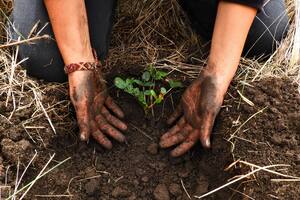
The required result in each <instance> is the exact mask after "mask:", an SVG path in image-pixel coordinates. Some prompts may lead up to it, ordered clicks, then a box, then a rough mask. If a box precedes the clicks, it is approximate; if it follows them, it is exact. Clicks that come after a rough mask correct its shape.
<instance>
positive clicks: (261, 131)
mask: <svg viewBox="0 0 300 200" xmlns="http://www.w3.org/2000/svg"><path fill="white" fill-rule="evenodd" d="M118 73H120V72H118ZM239 89H240V91H242V93H243V94H244V95H245V96H246V97H247V98H248V99H249V100H251V101H252V102H253V103H254V104H255V106H250V105H248V104H246V103H245V102H244V101H241V99H240V98H239V97H240V96H239V95H238V94H237V92H236V89H234V88H231V90H230V91H232V92H230V94H228V95H227V97H226V100H225V102H224V108H223V109H222V110H221V113H220V115H219V117H218V119H217V122H216V126H215V128H214V135H213V148H212V149H211V150H209V151H204V150H203V149H202V148H201V146H200V145H197V146H196V147H195V148H194V149H192V150H191V151H190V152H189V153H188V154H187V155H185V156H183V157H181V158H177V159H172V158H171V157H170V156H169V155H168V150H162V149H160V148H158V146H157V143H158V139H159V137H160V136H161V135H162V133H163V132H164V131H166V130H167V128H168V127H167V126H166V124H165V123H164V120H165V119H166V117H167V116H168V115H169V114H170V113H171V112H172V111H173V105H172V103H171V98H167V100H166V101H165V104H164V105H162V106H158V107H157V108H156V109H155V117H152V116H151V115H149V116H145V115H144V113H143V110H142V108H141V107H140V106H139V105H138V103H137V102H136V101H135V100H134V99H133V98H132V97H130V96H128V95H126V94H124V93H120V92H118V91H117V90H115V89H112V90H111V94H112V96H113V97H114V98H115V100H116V101H117V103H118V104H119V105H120V106H121V107H122V108H123V110H124V111H125V112H126V119H125V121H126V122H128V124H129V130H128V132H127V133H126V135H127V139H128V143H127V144H125V145H120V144H117V143H114V148H113V150H112V151H106V150H104V149H103V148H101V147H100V146H99V145H97V144H96V143H94V142H93V141H91V142H90V143H89V144H84V143H81V142H79V141H78V140H77V135H76V128H75V127H76V126H75V124H74V123H73V124H72V123H71V124H69V125H68V126H65V127H59V123H62V122H61V121H59V120H56V121H55V123H54V124H55V126H56V127H57V134H56V135H54V134H53V133H52V131H51V129H50V128H47V129H42V130H40V131H39V132H38V133H39V134H38V136H37V135H34V136H32V137H35V138H41V139H40V140H38V139H36V140H35V141H36V143H34V142H33V141H32V140H31V139H30V137H29V136H28V134H26V133H25V132H24V130H23V129H22V127H21V126H19V125H20V124H21V123H22V121H24V120H26V119H27V118H28V117H29V116H30V115H31V114H32V113H30V111H27V112H26V111H22V113H18V114H16V116H15V117H13V118H12V123H13V124H14V125H12V124H10V123H8V122H7V120H6V119H5V118H4V117H3V116H6V117H8V116H9V114H10V111H11V109H12V108H11V107H8V108H7V107H5V106H4V101H5V98H4V97H1V98H0V100H1V101H2V102H1V105H0V113H1V116H2V117H0V141H1V151H0V161H1V160H3V164H2V165H0V173H2V174H1V176H0V177H1V178H0V185H5V182H6V185H10V186H13V185H14V181H15V180H14V179H15V176H16V173H15V172H16V163H17V162H18V158H19V160H20V161H21V163H23V165H21V167H20V168H21V170H24V164H26V163H28V162H29V160H30V159H31V157H32V155H33V154H34V150H37V151H38V157H37V158H36V159H35V161H34V163H33V166H32V167H30V169H29V170H28V171H27V173H26V176H25V178H24V183H27V182H29V181H30V180H32V179H34V178H35V176H36V175H37V173H38V172H39V171H40V170H41V168H42V167H43V165H44V164H45V163H46V162H47V160H48V159H49V156H50V154H53V153H56V156H55V161H56V162H57V161H61V160H64V159H66V158H68V157H71V159H70V160H69V161H67V162H66V163H65V164H63V165H62V166H60V167H59V168H57V169H55V170H54V171H52V172H51V173H50V174H48V175H47V176H45V177H43V178H42V179H41V180H39V181H38V182H37V183H36V184H35V185H34V187H33V188H32V190H31V192H29V194H28V195H27V199H58V196H56V197H55V198H54V197H53V198H46V196H43V195H69V196H65V197H63V196H60V199H89V200H93V199H101V200H102V199H103V200H105V199H132V200H133V199H145V200H146V199H158V200H167V199H188V197H187V194H186V193H185V191H184V189H183V185H184V187H185V188H186V190H187V191H188V193H189V194H190V195H191V197H192V198H193V196H194V195H201V194H203V193H206V192H208V191H210V190H212V189H214V188H216V187H218V186H221V185H223V184H225V183H226V181H227V179H229V178H230V177H233V176H234V175H238V174H241V173H247V172H249V169H250V168H249V167H247V166H242V165H241V166H239V167H236V168H235V169H234V170H230V171H226V172H225V171H224V168H225V167H227V166H228V165H229V164H231V163H232V162H233V160H234V159H239V158H240V159H242V160H245V161H248V162H251V163H254V164H257V165H260V166H265V165H270V164H279V163H280V164H289V165H291V167H287V168H286V169H284V170H283V171H281V172H282V173H288V174H290V175H298V176H300V157H299V155H300V148H299V145H300V120H299V119H300V116H299V114H300V97H299V95H298V93H297V88H296V86H295V85H293V84H292V83H290V82H289V81H287V80H278V79H267V80H264V81H261V82H257V83H253V87H250V86H247V87H245V88H244V90H242V87H241V86H240V87H239ZM180 93H181V92H180V91H179V92H177V93H176V94H173V100H174V102H178V99H179V97H180ZM49 94H51V95H49ZM48 96H49V97H48V98H46V99H45V100H44V101H43V103H45V104H46V103H47V102H53V101H58V100H61V99H64V98H67V96H66V94H64V93H63V92H59V91H52V93H51V91H49V93H48ZM266 106H267V108H265V107H266ZM262 108H265V109H264V111H263V112H262V113H259V114H257V115H255V117H253V118H252V119H251V120H249V121H248V122H247V123H246V124H245V125H243V126H242V127H241V128H240V131H237V132H236V137H234V138H233V139H232V140H230V141H231V142H232V143H233V144H234V146H232V145H231V143H229V142H227V141H226V140H225V139H228V138H229V137H230V135H231V134H232V133H234V132H235V131H236V130H237V129H238V128H239V127H240V126H241V125H242V124H243V123H244V122H245V121H246V120H247V119H248V118H249V117H250V116H252V115H253V114H255V113H256V112H257V111H259V110H261V109H262ZM56 112H58V115H61V116H63V115H65V113H59V111H56ZM56 114H57V113H56ZM50 116H52V115H51V114H50ZM70 121H72V120H70ZM36 123H37V126H46V127H49V126H47V121H45V120H42V119H41V121H37V122H36ZM70 132H72V133H73V134H70ZM41 141H42V142H41ZM233 147H234V149H233ZM231 151H233V154H232V153H231ZM56 162H53V163H52V164H51V165H54V164H56ZM0 163H1V162H0ZM9 166H10V168H9V169H8V167H9ZM7 169H8V170H7ZM6 172H7V173H6ZM271 178H278V177H276V176H273V175H269V174H268V173H258V174H257V175H256V176H255V177H254V176H252V177H250V178H248V179H247V180H244V182H240V183H241V184H236V185H234V186H231V187H230V188H227V189H225V190H221V191H219V192H217V193H215V194H213V195H211V196H210V197H208V198H207V199H231V198H233V199H241V198H242V197H243V198H245V199H247V198H246V196H245V195H241V194H239V193H237V192H234V190H235V191H236V190H238V191H240V192H243V193H245V194H246V195H249V196H250V197H252V198H254V199H276V198H278V199H299V198H300V189H299V188H300V187H299V186H300V184H299V182H295V183H289V182H284V183H282V182H281V183H274V182H272V181H271ZM6 191H7V188H6V189H2V196H4V195H5V192H6ZM39 195H40V196H39Z"/></svg>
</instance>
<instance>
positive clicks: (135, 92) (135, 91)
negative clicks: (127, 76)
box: [132, 88, 141, 97]
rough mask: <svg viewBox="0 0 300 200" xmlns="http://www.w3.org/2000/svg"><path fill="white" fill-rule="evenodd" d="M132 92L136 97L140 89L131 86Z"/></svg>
mask: <svg viewBox="0 0 300 200" xmlns="http://www.w3.org/2000/svg"><path fill="white" fill-rule="evenodd" d="M132 92H133V94H134V96H136V97H138V96H140V94H141V91H140V89H139V88H133V91H132Z"/></svg>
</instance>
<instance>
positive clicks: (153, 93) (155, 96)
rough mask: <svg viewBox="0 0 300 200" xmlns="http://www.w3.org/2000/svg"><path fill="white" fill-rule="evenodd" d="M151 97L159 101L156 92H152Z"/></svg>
mask: <svg viewBox="0 0 300 200" xmlns="http://www.w3.org/2000/svg"><path fill="white" fill-rule="evenodd" d="M150 94H151V96H153V97H154V98H155V99H157V95H156V92H155V91H154V90H150Z"/></svg>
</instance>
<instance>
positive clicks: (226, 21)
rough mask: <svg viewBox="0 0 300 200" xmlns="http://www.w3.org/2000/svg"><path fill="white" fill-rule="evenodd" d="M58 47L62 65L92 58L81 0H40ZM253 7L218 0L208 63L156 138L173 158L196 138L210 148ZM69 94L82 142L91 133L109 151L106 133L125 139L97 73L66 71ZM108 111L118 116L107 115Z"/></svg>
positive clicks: (117, 111)
mask: <svg viewBox="0 0 300 200" xmlns="http://www.w3.org/2000/svg"><path fill="white" fill-rule="evenodd" d="M44 2H45V5H46V8H47V10H48V14H49V16H50V20H51V24H52V28H53V30H54V34H55V38H56V41H57V43H58V47H59V49H60V52H61V54H62V57H63V59H64V62H65V64H66V65H68V64H71V63H78V62H93V61H94V58H93V55H92V50H91V44H90V38H89V31H88V23H87V14H86V9H85V3H84V0H64V1H57V0H44ZM256 12H257V10H256V9H254V8H250V7H247V6H243V5H239V4H235V3H229V2H225V1H220V3H219V6H218V12H217V17H216V23H215V28H214V33H213V38H212V45H211V52H210V56H209V59H208V64H207V66H206V67H205V68H204V70H202V72H201V73H200V75H199V77H198V78H197V79H196V80H195V81H194V82H193V83H192V84H191V85H190V86H189V87H188V88H187V89H186V91H185V92H184V94H183V96H182V99H181V102H180V104H179V106H178V108H177V110H176V111H175V112H174V114H173V115H172V116H171V117H170V119H169V120H168V123H169V124H173V123H174V122H175V121H176V120H177V119H179V120H178V122H177V123H176V124H175V125H174V126H173V127H172V128H171V129H170V130H169V131H168V132H167V133H165V134H164V135H163V136H162V137H161V140H160V146H161V147H162V148H167V147H171V146H173V145H178V144H179V145H178V146H177V147H176V148H175V149H174V150H173V151H172V152H171V155H172V156H180V155H182V154H184V153H186V152H187V151H188V150H189V149H190V148H191V147H192V146H193V145H194V144H195V143H196V142H197V141H198V140H200V141H201V143H202V145H203V147H205V148H209V147H210V146H211V144H210V134H211V130H212V126H213V123H214V121H215V117H216V115H217V114H218V112H219V110H220V107H221V105H222V103H223V99H224V95H225V94H226V91H227V89H228V86H229V84H230V82H231V80H232V78H233V76H234V74H235V72H236V70H237V67H238V63H239V60H240V57H241V53H242V50H243V47H244V43H245V40H246V37H247V34H248V32H249V29H250V26H251V24H252V22H253V19H254V17H255V15H256ZM69 86H70V97H71V100H72V102H73V104H74V107H75V109H76V114H77V120H78V125H79V128H80V138H81V140H84V141H87V140H88V139H89V137H90V136H92V137H94V138H95V139H96V140H97V141H98V142H99V143H100V144H101V145H102V146H104V147H106V148H108V149H110V148H111V147H112V144H111V142H110V141H109V140H108V138H107V137H106V135H110V136H111V137H112V138H114V139H116V140H118V141H120V142H124V141H125V137H124V135H123V134H122V133H121V132H120V131H119V130H126V129H127V126H126V124H125V123H123V122H122V121H120V120H119V119H118V118H117V117H119V118H122V117H123V116H124V114H123V112H122V111H121V110H120V108H119V107H118V106H117V105H116V104H114V103H113V101H112V99H111V97H109V96H107V94H106V88H105V84H104V81H103V79H102V76H101V73H94V72H91V71H77V72H73V73H71V74H69ZM109 110H111V111H112V112H113V113H114V114H115V115H116V116H117V117H115V116H114V115H111V114H110V112H109Z"/></svg>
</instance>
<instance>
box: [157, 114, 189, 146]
mask: <svg viewBox="0 0 300 200" xmlns="http://www.w3.org/2000/svg"><path fill="white" fill-rule="evenodd" d="M184 125H185V119H184V117H181V118H180V120H179V121H178V122H177V124H175V125H174V126H173V127H172V128H170V129H169V130H168V131H167V132H166V133H165V134H163V135H162V136H161V138H160V140H165V139H167V138H168V137H171V136H173V135H175V134H176V133H177V132H178V131H180V130H181V128H182V127H183V126H184Z"/></svg>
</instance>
